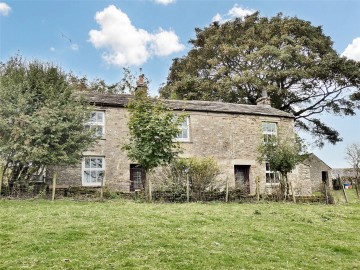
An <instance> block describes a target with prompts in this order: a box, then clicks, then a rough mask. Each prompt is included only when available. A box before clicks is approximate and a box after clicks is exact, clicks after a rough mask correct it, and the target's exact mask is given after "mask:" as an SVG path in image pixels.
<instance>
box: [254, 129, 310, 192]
mask: <svg viewBox="0 0 360 270" xmlns="http://www.w3.org/2000/svg"><path fill="white" fill-rule="evenodd" d="M303 149H304V147H303V145H302V142H301V140H300V138H299V137H297V136H296V137H295V139H281V138H279V137H272V138H270V139H269V140H268V141H267V142H265V143H264V144H262V145H260V146H259V147H258V152H259V156H258V158H257V160H258V162H259V163H260V164H262V163H263V162H264V161H266V162H268V163H269V164H270V168H271V169H272V170H273V171H276V172H279V174H280V189H281V191H282V192H283V194H284V197H285V198H286V197H287V196H288V195H289V179H288V173H289V172H291V171H292V170H293V169H295V167H296V165H297V164H299V163H300V162H301V161H303V160H304V159H305V158H306V155H305V154H303ZM293 196H294V194H293Z"/></svg>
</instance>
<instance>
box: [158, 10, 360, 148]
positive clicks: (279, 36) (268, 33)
mask: <svg viewBox="0 0 360 270" xmlns="http://www.w3.org/2000/svg"><path fill="white" fill-rule="evenodd" d="M195 32H196V38H195V39H192V40H190V43H191V44H192V46H193V48H192V49H191V50H190V51H189V53H188V54H187V55H186V56H184V57H182V58H178V59H174V60H173V64H172V66H171V68H170V72H169V76H168V80H167V83H166V85H165V86H164V87H163V88H162V89H161V90H160V94H161V97H163V98H172V99H195V100H212V101H224V102H231V103H245V104H255V103H256V100H257V99H258V98H259V97H260V96H261V93H262V90H264V89H265V90H267V92H268V95H269V96H270V97H271V100H272V106H273V107H275V108H278V109H280V110H284V111H287V112H290V113H292V114H294V116H295V118H296V125H297V126H298V127H301V128H302V129H304V130H305V131H308V132H310V133H311V134H312V135H314V138H316V139H317V143H318V144H319V145H320V146H322V145H323V143H324V141H326V140H327V141H329V142H331V143H333V144H335V143H336V142H338V141H340V140H341V138H340V135H339V133H338V132H337V131H336V130H335V129H333V128H331V127H329V126H327V125H326V124H325V123H323V122H322V121H321V120H320V119H319V115H320V114H321V113H323V112H329V113H333V114H336V115H354V114H355V110H356V108H357V107H358V106H359V103H358V102H357V101H355V99H356V97H357V95H355V94H354V93H355V92H356V91H358V90H359V87H360V63H359V62H355V61H353V60H350V59H347V58H345V57H341V56H339V54H338V53H337V52H336V51H335V50H334V49H333V42H332V41H331V39H330V37H328V36H325V35H324V33H323V31H322V28H321V27H315V26H313V25H311V23H310V22H308V21H304V20H301V19H299V18H296V17H294V18H292V17H285V16H283V15H282V14H278V15H277V16H275V17H272V18H266V17H261V16H260V15H259V14H258V13H255V14H253V15H250V16H247V17H245V18H244V19H240V18H238V19H235V20H232V21H228V22H225V23H223V24H220V23H218V22H215V23H213V24H211V25H210V26H208V27H205V28H204V29H199V28H197V29H195ZM351 96H353V97H354V99H351Z"/></svg>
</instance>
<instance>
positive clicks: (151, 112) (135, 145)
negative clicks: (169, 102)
mask: <svg viewBox="0 0 360 270" xmlns="http://www.w3.org/2000/svg"><path fill="white" fill-rule="evenodd" d="M128 111H129V114H130V117H129V121H128V127H129V133H130V141H129V142H128V143H127V144H125V145H124V146H123V149H124V150H126V151H127V153H128V157H129V158H130V159H131V160H132V161H134V162H137V163H138V164H140V165H141V166H142V167H143V168H144V169H145V170H146V171H151V170H152V169H154V168H156V167H158V166H160V165H165V164H168V163H170V162H171V161H172V160H173V159H174V158H176V156H177V154H178V153H179V152H180V145H179V143H177V142H175V141H174V139H175V138H176V136H177V135H178V133H179V126H180V124H181V123H182V122H183V121H184V115H182V114H181V115H176V116H175V114H174V113H173V112H172V111H171V110H170V109H169V108H167V107H166V106H165V105H164V104H163V103H162V102H161V101H159V100H157V99H155V98H150V97H149V96H147V94H146V91H138V92H136V94H135V96H134V98H133V99H132V100H131V101H130V102H129V104H128Z"/></svg>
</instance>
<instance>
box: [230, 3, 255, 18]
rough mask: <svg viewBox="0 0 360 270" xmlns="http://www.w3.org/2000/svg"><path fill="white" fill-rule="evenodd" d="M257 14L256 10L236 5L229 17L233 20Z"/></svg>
mask: <svg viewBox="0 0 360 270" xmlns="http://www.w3.org/2000/svg"><path fill="white" fill-rule="evenodd" d="M255 12H256V10H254V9H246V8H242V7H240V6H239V5H237V4H235V5H234V6H233V7H232V9H230V10H229V12H228V15H229V16H230V17H231V18H238V17H239V18H244V17H245V16H248V15H251V14H253V13H255Z"/></svg>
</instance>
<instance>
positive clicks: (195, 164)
mask: <svg viewBox="0 0 360 270" xmlns="http://www.w3.org/2000/svg"><path fill="white" fill-rule="evenodd" d="M165 170H166V173H165V175H164V179H163V185H164V186H165V189H167V190H171V191H174V192H181V191H185V190H186V177H187V176H188V177H189V182H190V191H191V197H192V199H193V200H201V199H202V196H201V195H202V193H203V192H205V191H209V190H212V189H214V188H216V186H217V185H216V177H217V176H218V175H219V173H220V170H219V166H218V164H217V162H216V160H215V159H214V158H213V157H204V158H200V157H191V158H178V159H176V160H174V161H173V162H171V163H170V164H169V166H168V167H167V168H165Z"/></svg>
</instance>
